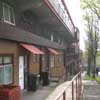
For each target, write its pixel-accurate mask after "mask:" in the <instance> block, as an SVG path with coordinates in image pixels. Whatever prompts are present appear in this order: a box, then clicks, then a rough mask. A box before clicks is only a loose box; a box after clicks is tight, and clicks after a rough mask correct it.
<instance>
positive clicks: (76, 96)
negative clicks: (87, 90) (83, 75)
mask: <svg viewBox="0 0 100 100" xmlns="http://www.w3.org/2000/svg"><path fill="white" fill-rule="evenodd" d="M76 100H77V77H76Z"/></svg>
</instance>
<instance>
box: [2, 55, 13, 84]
mask: <svg viewBox="0 0 100 100" xmlns="http://www.w3.org/2000/svg"><path fill="white" fill-rule="evenodd" d="M0 57H2V64H0V68H2V69H3V79H4V80H3V82H2V83H0V85H2V84H10V83H13V81H14V67H13V66H14V64H13V55H0ZM4 57H11V63H4ZM9 65H11V66H12V67H11V70H12V71H11V72H12V73H11V75H12V77H11V79H12V80H11V81H9V82H7V83H6V81H5V78H6V73H5V71H6V67H9Z"/></svg>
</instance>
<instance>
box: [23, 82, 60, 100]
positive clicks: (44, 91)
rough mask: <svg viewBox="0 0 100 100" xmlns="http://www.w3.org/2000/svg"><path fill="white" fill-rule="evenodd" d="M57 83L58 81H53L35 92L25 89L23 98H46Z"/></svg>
mask: <svg viewBox="0 0 100 100" xmlns="http://www.w3.org/2000/svg"><path fill="white" fill-rule="evenodd" d="M57 85H58V83H56V82H52V83H51V84H50V85H49V86H46V87H39V89H38V90H37V91H35V92H27V91H23V92H22V98H21V100H45V99H46V98H47V97H48V95H49V94H50V93H51V92H52V91H53V90H54V89H55V88H56V86H57Z"/></svg>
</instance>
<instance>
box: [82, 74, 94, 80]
mask: <svg viewBox="0 0 100 100" xmlns="http://www.w3.org/2000/svg"><path fill="white" fill-rule="evenodd" d="M84 80H95V79H94V78H93V77H91V76H88V75H86V76H85V77H84Z"/></svg>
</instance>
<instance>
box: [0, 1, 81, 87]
mask: <svg viewBox="0 0 100 100" xmlns="http://www.w3.org/2000/svg"><path fill="white" fill-rule="evenodd" d="M79 62H80V57H79V31H78V29H77V28H76V27H75V26H74V23H73V21H72V19H71V16H70V13H69V11H68V9H67V6H66V4H65V2H64V0H57V1H55V0H30V1H27V0H0V84H9V83H15V84H19V85H20V86H21V88H22V89H27V80H28V79H27V78H28V75H29V74H39V75H40V79H41V80H42V81H43V77H42V73H45V72H46V73H47V75H48V78H49V80H50V79H52V78H58V79H59V80H60V79H67V78H68V75H69V76H71V75H73V74H76V73H77V72H78V71H79V70H78V68H79ZM68 73H69V74H68Z"/></svg>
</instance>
